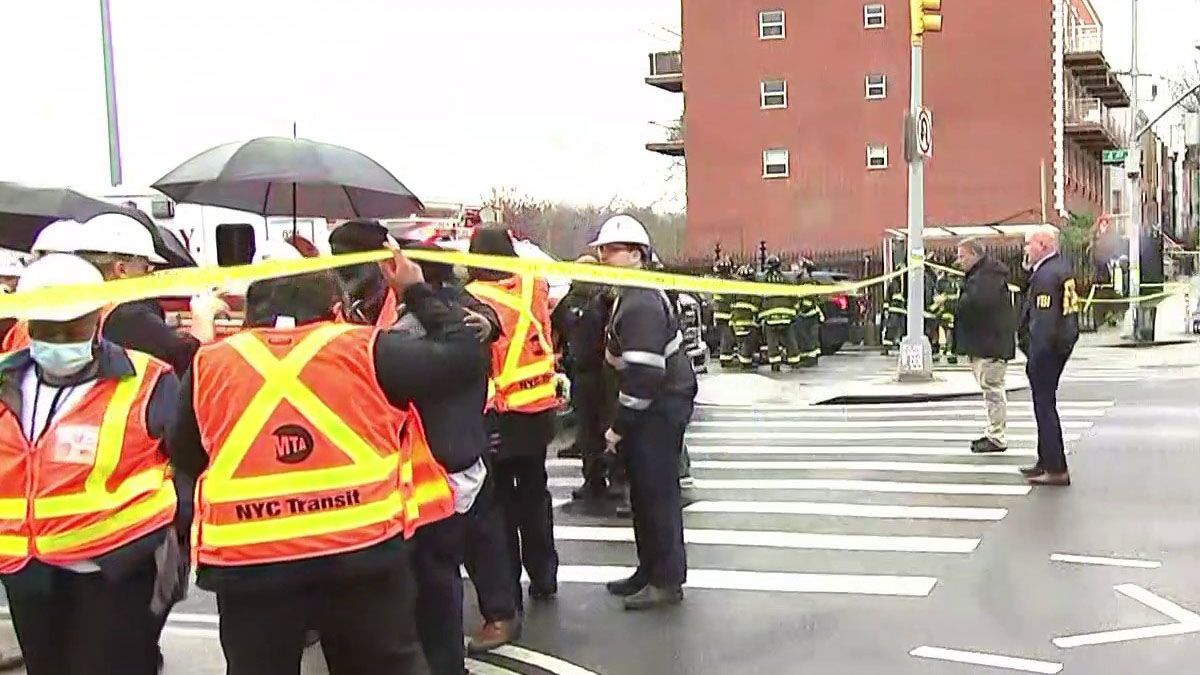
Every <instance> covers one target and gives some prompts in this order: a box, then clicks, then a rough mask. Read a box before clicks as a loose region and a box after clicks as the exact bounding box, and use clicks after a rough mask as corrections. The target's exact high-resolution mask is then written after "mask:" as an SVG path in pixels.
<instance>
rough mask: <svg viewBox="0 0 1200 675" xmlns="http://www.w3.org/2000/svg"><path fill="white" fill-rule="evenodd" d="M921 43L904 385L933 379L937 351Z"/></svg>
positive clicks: (914, 102)
mask: <svg viewBox="0 0 1200 675" xmlns="http://www.w3.org/2000/svg"><path fill="white" fill-rule="evenodd" d="M922 86H923V84H922V61H921V40H920V38H919V37H916V38H914V39H913V45H912V86H911V90H912V99H911V102H910V104H909V110H908V115H909V124H907V125H906V128H907V129H908V133H909V136H910V137H909V139H908V145H909V147H910V150H909V152H908V264H909V266H910V267H909V270H908V330H907V331H906V334H905V336H904V339H903V340H901V341H900V360H899V363H898V364H897V377H898V379H899V380H901V381H902V382H922V381H929V380H932V379H933V368H932V361H933V348H932V347H931V346H930V344H929V338H928V337H926V336H925V266H924V262H925V157H924V156H923V155H922V154H921V152H920V151H919V150H918V149H917V148H916V147H915V146H916V139H915V138H913V136H915V131H914V130H915V126H916V119H917V115H918V114H920V112H921V106H922V105H923V101H922Z"/></svg>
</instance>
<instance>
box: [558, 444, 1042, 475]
mask: <svg viewBox="0 0 1200 675" xmlns="http://www.w3.org/2000/svg"><path fill="white" fill-rule="evenodd" d="M689 451H690V448H689ZM582 465H583V461H582V460H578V459H550V460H546V466H548V467H555V468H569V467H580V466H582ZM692 468H693V469H725V470H759V469H762V470H767V471H905V472H910V473H982V474H993V475H1014V474H1018V473H1020V471H1018V468H1019V467H1018V466H1017V465H1015V464H967V463H965V462H964V463H949V462H870V461H841V462H832V461H831V462H823V461H786V460H785V461H770V460H761V461H759V460H733V461H729V460H696V461H693V462H692Z"/></svg>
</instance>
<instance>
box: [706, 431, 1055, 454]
mask: <svg viewBox="0 0 1200 675" xmlns="http://www.w3.org/2000/svg"><path fill="white" fill-rule="evenodd" d="M744 436H745V435H744V434H742V435H741V436H740V437H744ZM688 454H689V455H691V456H693V457H696V456H699V455H928V456H939V457H982V456H985V455H977V454H975V453H972V452H971V451H970V449H968V448H967V447H966V446H962V447H958V446H947V445H925V446H893V445H823V446H818V445H691V444H688ZM986 456H990V457H1036V456H1037V450H1036V449H1035V448H1014V447H1012V446H1009V448H1008V450H1005V451H1004V452H997V453H991V454H989V455H986Z"/></svg>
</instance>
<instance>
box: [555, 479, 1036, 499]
mask: <svg viewBox="0 0 1200 675" xmlns="http://www.w3.org/2000/svg"><path fill="white" fill-rule="evenodd" d="M549 485H550V487H556V488H562V487H578V486H579V479H577V478H551V479H550V481H549ZM696 487H697V488H699V489H701V490H849V491H855V492H903V493H912V494H933V495H1004V496H1022V495H1027V494H1029V491H1030V490H1032V489H1033V488H1032V487H1031V486H1029V485H1007V484H996V485H991V484H972V483H902V482H893V481H882V480H840V479H823V478H762V479H750V478H748V479H740V478H697V479H696Z"/></svg>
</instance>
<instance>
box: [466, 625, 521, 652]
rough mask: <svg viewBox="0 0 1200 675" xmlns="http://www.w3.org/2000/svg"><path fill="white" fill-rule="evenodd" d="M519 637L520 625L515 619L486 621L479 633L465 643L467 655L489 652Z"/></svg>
mask: <svg viewBox="0 0 1200 675" xmlns="http://www.w3.org/2000/svg"><path fill="white" fill-rule="evenodd" d="M520 636H521V623H520V622H519V621H517V620H516V619H505V620H503V621H486V622H484V624H483V626H482V627H480V629H479V632H478V633H476V634H474V635H472V636H471V641H470V642H469V643H467V653H468V654H471V655H472V656H475V655H479V654H483V653H484V652H490V651H492V650H493V649H495V648H496V647H501V646H504V645H506V644H508V643H510V642H512V641H513V640H516V639H517V638H518V637H520Z"/></svg>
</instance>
